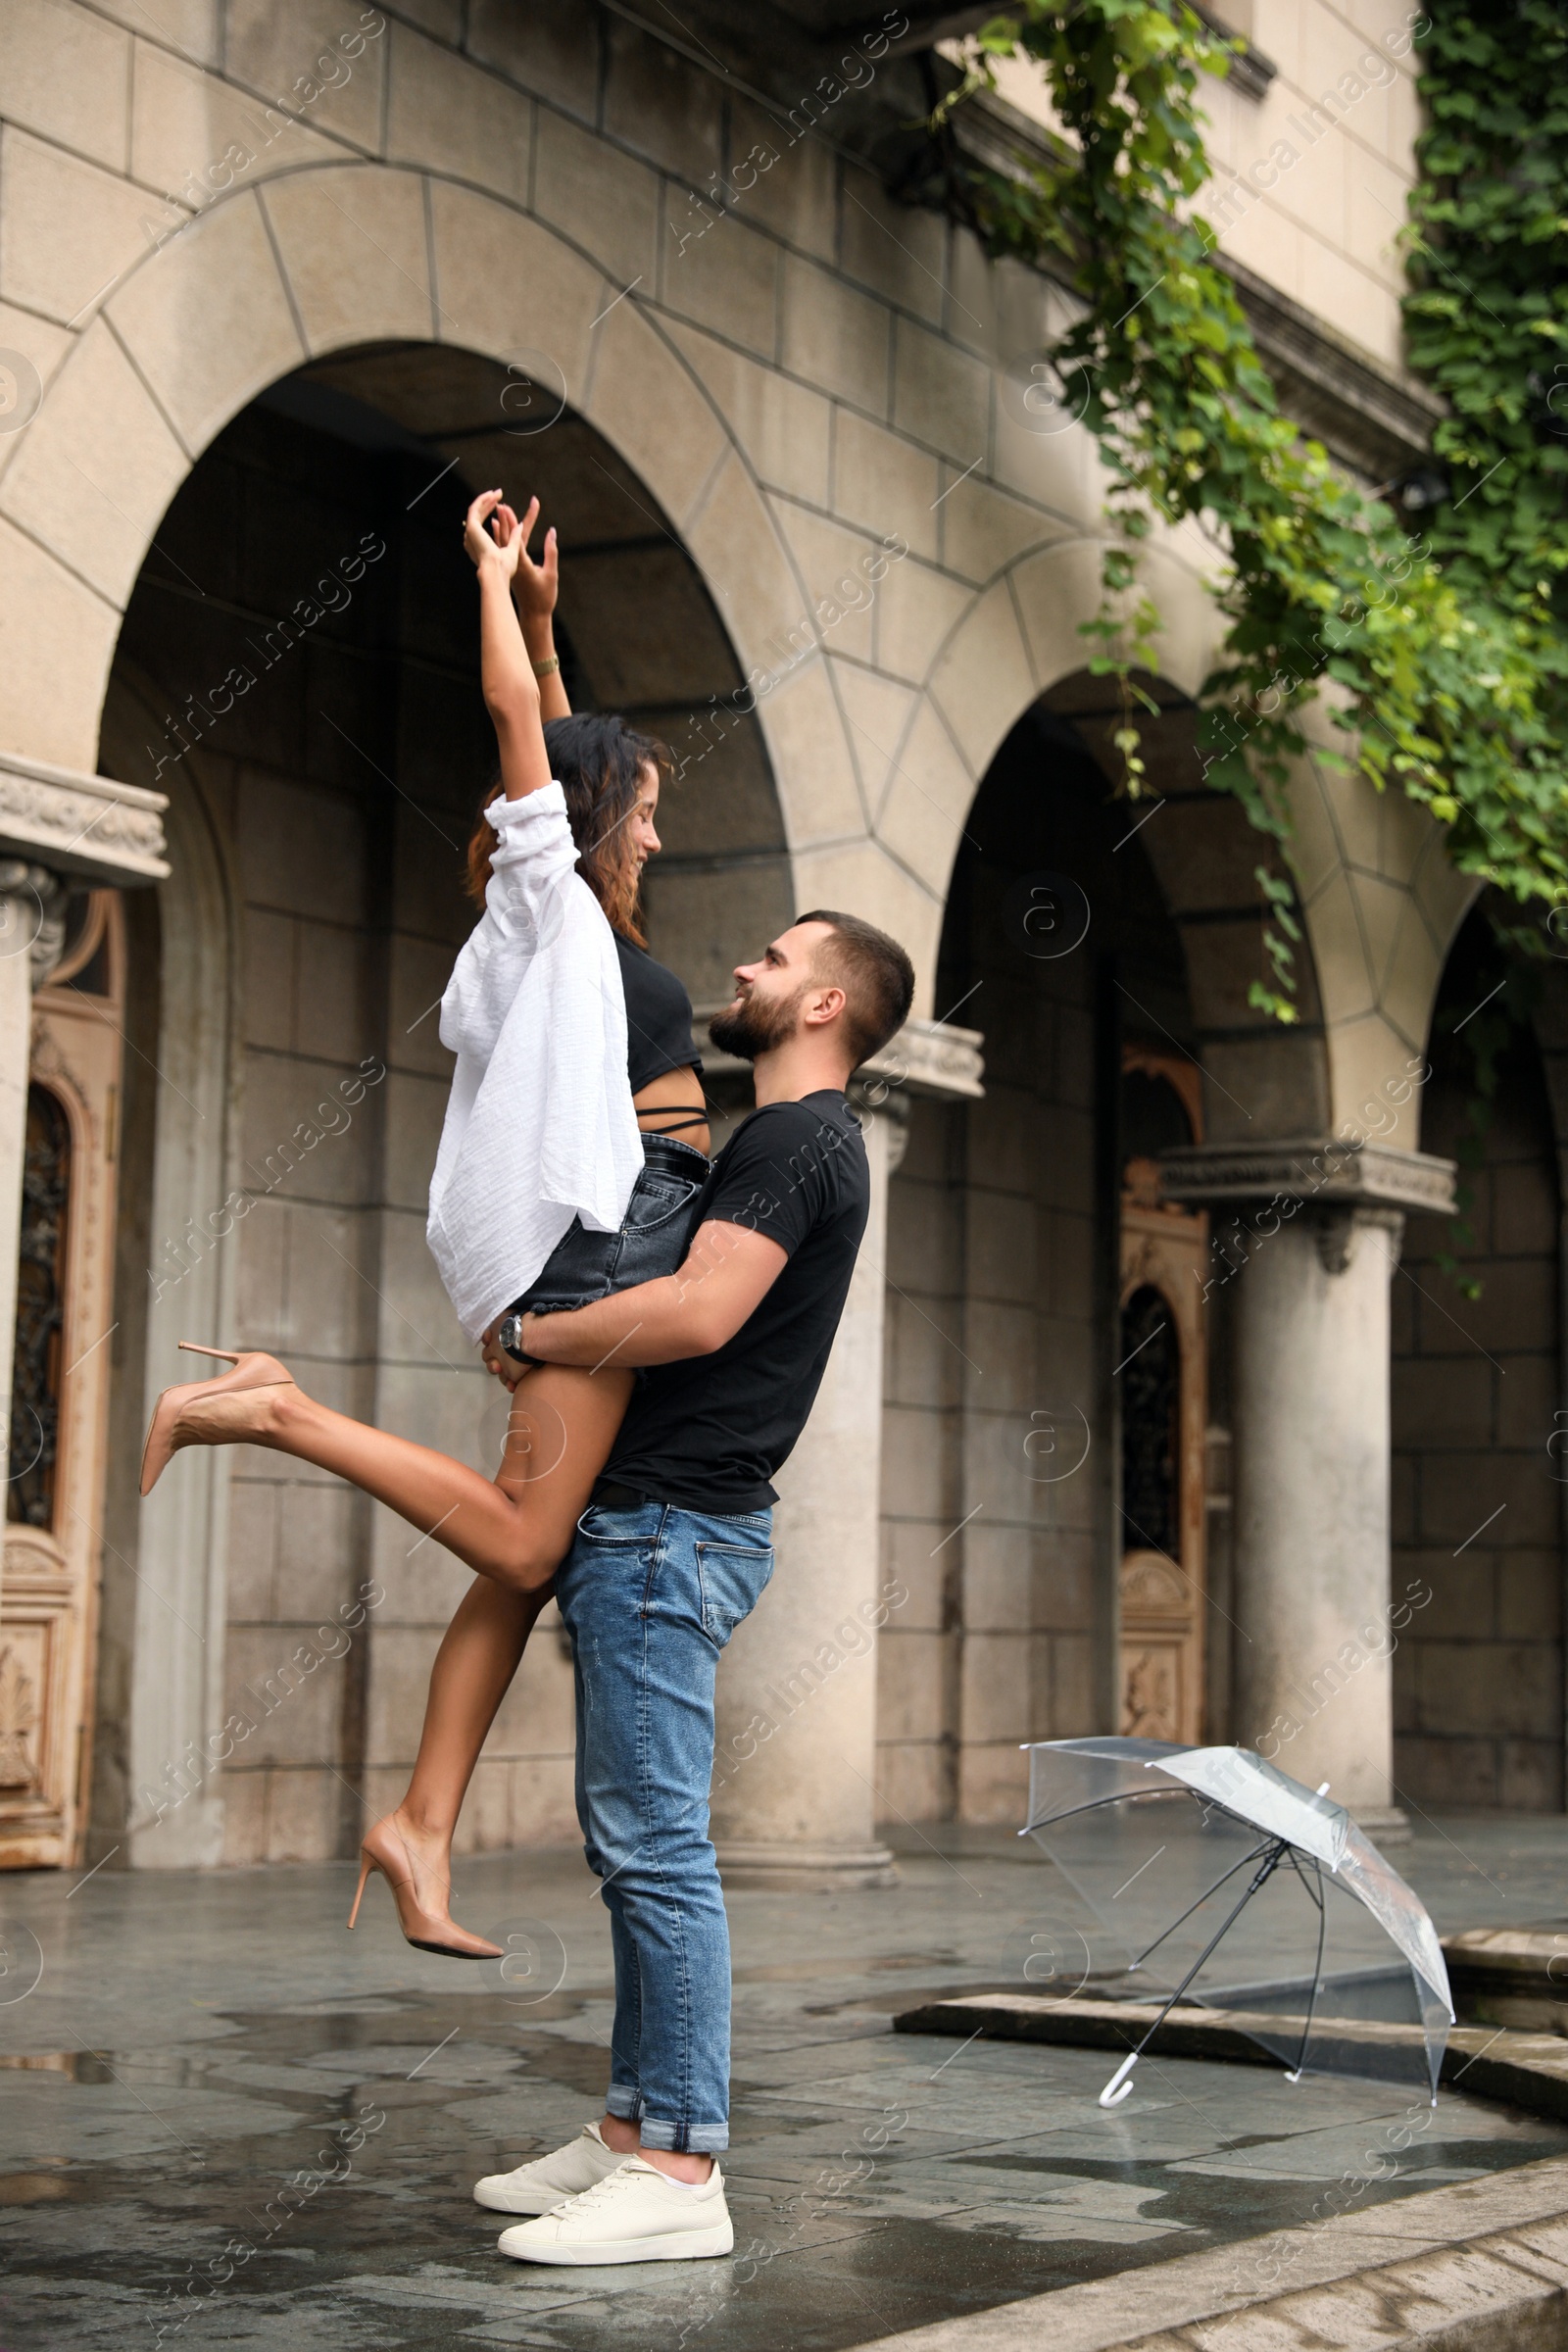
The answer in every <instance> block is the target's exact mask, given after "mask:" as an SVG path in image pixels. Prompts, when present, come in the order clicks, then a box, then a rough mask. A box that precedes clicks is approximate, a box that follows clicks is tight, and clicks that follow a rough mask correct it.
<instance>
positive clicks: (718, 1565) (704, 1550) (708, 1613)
mask: <svg viewBox="0 0 1568 2352" xmlns="http://www.w3.org/2000/svg"><path fill="white" fill-rule="evenodd" d="M772 1573H773V1549H772V1545H771V1544H737V1545H734V1546H731V1545H729V1544H698V1546H697V1578H698V1583H699V1584H700V1585H701V1587H702V1596H703V1631H704V1633H705V1634H707V1636H708V1639H709V1640H710V1642H712V1644H713V1646H714V1648H715V1649H722V1648H723V1646H724V1644H725V1642H727V1641H728V1640H729V1638H730V1636H731V1634H732V1633H733V1632H734V1631H735V1628H736V1627H737V1626H738V1625H739V1624H740V1623H741V1621H742V1620H743V1618H747V1617H749V1616H750V1615H751V1613H752V1611H753V1610H754V1609H755V1608H756V1606H757V1604H758V1602H759V1601H760V1599H761V1597H762V1594H763V1593H764V1592H765V1591H766V1589H767V1582H768V1579H769V1577H770V1576H771V1575H772Z"/></svg>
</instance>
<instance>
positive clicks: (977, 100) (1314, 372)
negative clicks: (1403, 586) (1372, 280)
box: [953, 61, 1447, 484]
mask: <svg viewBox="0 0 1568 2352" xmlns="http://www.w3.org/2000/svg"><path fill="white" fill-rule="evenodd" d="M1260 62H1264V63H1266V61H1260ZM1244 86H1245V85H1244ZM1265 86H1266V85H1265ZM953 129H954V134H955V136H956V138H957V140H958V142H959V145H960V146H961V147H962V148H963V150H964V152H965V153H966V154H967V155H970V156H972V157H973V159H974V161H975V162H976V163H979V164H981V165H983V166H984V167H985V168H986V169H988V170H989V171H993V172H1001V173H1002V174H1003V175H1004V176H1005V177H1012V176H1016V174H1017V172H1018V156H1019V152H1020V150H1021V151H1022V153H1023V154H1024V155H1025V156H1029V157H1039V158H1040V159H1041V160H1042V161H1049V162H1051V163H1059V162H1060V161H1061V160H1062V158H1063V156H1064V155H1065V154H1066V153H1067V150H1066V148H1065V147H1064V146H1063V144H1062V143H1061V142H1060V141H1059V140H1057V139H1054V137H1053V135H1052V133H1051V132H1050V131H1049V130H1048V129H1047V128H1046V127H1045V125H1044V124H1043V123H1037V122H1036V121H1035V120H1034V119H1033V117H1032V116H1029V115H1026V114H1024V113H1023V112H1022V110H1021V109H1020V108H1018V107H1016V106H1012V105H1010V104H1009V103H1008V101H1007V100H1006V99H1005V98H1003V97H1000V96H999V95H998V94H997V92H995V91H994V90H990V91H982V92H981V93H980V94H979V95H978V96H976V97H974V98H971V99H970V100H969V101H968V102H967V104H966V105H964V106H963V107H961V108H960V109H959V111H958V113H957V114H956V115H955V117H954V118H953ZM1224 186H1225V182H1224V181H1222V180H1221V181H1216V182H1215V183H1214V185H1213V190H1212V191H1211V193H1215V194H1222V193H1223V190H1224ZM1212 258H1213V260H1214V261H1215V262H1216V263H1217V265H1218V266H1219V267H1220V268H1221V269H1223V270H1225V271H1226V272H1227V273H1228V275H1229V276H1230V278H1231V279H1232V281H1233V283H1234V285H1235V287H1236V293H1237V299H1238V300H1239V301H1240V303H1241V305H1242V308H1243V310H1244V311H1245V312H1246V313H1247V319H1248V323H1249V325H1250V327H1251V330H1252V334H1253V337H1254V339H1255V341H1256V344H1257V349H1258V354H1259V357H1260V358H1261V359H1262V362H1263V365H1264V367H1265V368H1267V369H1268V372H1269V375H1270V376H1271V378H1272V379H1273V382H1274V384H1275V387H1276V389H1277V390H1278V392H1279V395H1280V402H1281V405H1282V407H1283V408H1284V409H1285V410H1286V412H1287V414H1288V415H1289V416H1291V417H1294V418H1295V420H1296V421H1297V422H1298V423H1299V424H1301V425H1304V426H1305V428H1306V429H1307V431H1308V432H1312V433H1316V434H1317V435H1318V436H1319V437H1320V438H1321V439H1322V440H1323V442H1324V443H1325V444H1326V445H1327V447H1328V449H1329V451H1330V453H1331V454H1332V455H1333V456H1334V457H1336V458H1338V459H1339V460H1340V462H1341V463H1342V464H1343V465H1347V466H1350V467H1351V468H1352V470H1353V471H1355V472H1358V473H1360V474H1362V475H1363V476H1364V477H1365V478H1366V479H1367V480H1368V481H1371V482H1375V483H1378V484H1382V483H1384V482H1389V481H1394V480H1397V478H1398V476H1399V475H1400V474H1403V473H1408V472H1411V471H1413V469H1414V468H1415V467H1416V466H1419V465H1420V464H1421V463H1422V462H1423V460H1425V461H1427V462H1430V459H1431V450H1432V435H1433V431H1434V429H1435V428H1436V426H1438V425H1439V424H1440V423H1441V422H1442V421H1443V418H1444V417H1446V414H1447V410H1446V404H1445V403H1444V402H1443V401H1441V400H1440V399H1439V398H1438V397H1437V395H1436V394H1435V393H1433V392H1431V391H1429V390H1428V388H1427V387H1426V386H1425V385H1424V384H1421V383H1418V382H1416V381H1415V380H1414V379H1413V378H1411V377H1404V378H1402V379H1401V378H1397V377H1396V376H1394V375H1393V374H1391V373H1390V372H1389V370H1388V369H1387V368H1383V367H1382V366H1380V365H1379V363H1378V362H1377V361H1376V360H1375V359H1374V358H1372V356H1371V355H1370V353H1368V352H1365V351H1362V350H1361V349H1360V348H1359V347H1358V346H1357V345H1355V344H1352V343H1350V342H1348V340H1347V339H1346V338H1345V337H1343V336H1341V335H1338V334H1336V332H1335V331H1334V329H1333V327H1331V326H1330V325H1329V324H1328V323H1327V322H1326V321H1325V320H1324V319H1321V318H1320V317H1319V316H1318V314H1317V313H1316V312H1315V311H1310V310H1307V309H1306V308H1305V307H1304V305H1302V304H1301V303H1299V302H1296V301H1293V300H1292V298H1291V296H1290V295H1288V294H1283V293H1281V291H1280V289H1279V288H1278V287H1277V286H1274V285H1271V284H1270V283H1269V282H1268V280H1267V279H1266V278H1262V277H1259V276H1258V275H1257V274H1256V273H1255V272H1254V271H1253V270H1249V269H1247V268H1246V267H1245V265H1244V264H1243V263H1241V262H1238V261H1235V260H1234V259H1233V258H1232V257H1231V256H1230V255H1229V254H1226V253H1216V254H1214V255H1213V257H1212ZM1036 267H1037V268H1038V269H1039V270H1041V271H1042V272H1043V273H1044V274H1045V275H1046V276H1048V277H1053V278H1054V279H1055V280H1056V281H1057V282H1058V283H1059V284H1061V285H1062V286H1064V287H1067V288H1069V289H1071V286H1072V276H1071V270H1070V269H1069V266H1068V264H1067V262H1066V260H1065V259H1064V258H1063V257H1062V256H1060V255H1057V254H1053V253H1051V252H1049V251H1047V252H1044V253H1042V254H1041V255H1040V256H1039V259H1038V262H1037V264H1036ZM1075 299H1076V297H1075Z"/></svg>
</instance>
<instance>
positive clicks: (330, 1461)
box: [188, 1364, 632, 1920]
mask: <svg viewBox="0 0 1568 2352" xmlns="http://www.w3.org/2000/svg"><path fill="white" fill-rule="evenodd" d="M631 1388H632V1376H631V1374H630V1373H629V1372H622V1371H619V1370H615V1371H608V1370H607V1371H604V1372H600V1373H589V1372H585V1371H582V1370H580V1369H578V1368H576V1367H574V1366H566V1365H556V1364H549V1365H542V1366H540V1367H538V1368H537V1369H535V1370H533V1371H531V1372H529V1373H528V1374H527V1375H526V1376H525V1377H524V1378H523V1380H521V1381H520V1382H519V1383H518V1385H517V1388H516V1389H515V1391H514V1393H513V1399H512V1411H511V1415H510V1417H509V1421H508V1427H507V1442H506V1446H505V1448H504V1451H503V1454H502V1461H501V1467H500V1469H499V1470H498V1471H497V1473H496V1477H495V1481H494V1483H493V1484H492V1483H490V1482H487V1481H486V1480H484V1479H483V1478H481V1477H480V1475H479V1473H478V1472H477V1471H472V1470H469V1469H467V1468H466V1465H465V1464H463V1463H462V1462H458V1461H454V1460H453V1459H452V1457H451V1456H450V1455H448V1454H442V1453H437V1452H435V1451H434V1449H433V1448H432V1447H430V1446H417V1445H415V1444H413V1443H412V1442H411V1441H409V1440H408V1439H404V1438H395V1437H392V1436H390V1435H389V1434H388V1433H387V1432H386V1431H384V1430H378V1429H373V1428H371V1427H369V1426H368V1424H367V1423H365V1422H360V1421H351V1420H350V1419H349V1418H348V1417H347V1416H346V1415H345V1414H342V1413H334V1412H332V1411H331V1410H330V1409H329V1408H328V1407H327V1406H325V1405H319V1404H318V1403H317V1402H316V1401H315V1399H314V1398H312V1397H306V1396H305V1395H304V1394H303V1393H302V1392H300V1391H299V1390H297V1389H295V1388H289V1389H263V1390H253V1391H248V1392H244V1393H242V1394H241V1395H239V1396H235V1397H224V1398H221V1399H217V1400H208V1401H204V1402H201V1403H198V1404H196V1405H194V1406H193V1407H191V1408H190V1410H189V1415H188V1424H189V1426H190V1427H191V1429H192V1432H193V1434H194V1433H195V1432H198V1431H199V1432H200V1434H201V1435H202V1436H203V1437H205V1438H208V1439H209V1440H217V1441H218V1442H219V1443H222V1442H223V1441H224V1440H225V1439H227V1440H230V1441H236V1440H237V1441H245V1440H249V1441H250V1442H251V1443H252V1444H256V1445H263V1446H270V1447H272V1448H273V1449H275V1450H276V1451H279V1452H284V1453H291V1454H293V1455H295V1457H296V1458H297V1459H300V1460H304V1461H310V1462H315V1463H317V1464H318V1465H319V1467H320V1468H322V1469H326V1470H334V1471H336V1472H337V1473H338V1475H339V1476H340V1477H346V1478H349V1479H351V1480H353V1482H354V1483H355V1484H356V1485H358V1486H361V1487H363V1488H364V1489H365V1490H366V1492H367V1493H368V1494H371V1495H375V1497H376V1498H377V1500H378V1501H381V1502H385V1503H387V1504H389V1505H390V1507H391V1508H392V1509H394V1510H396V1511H398V1512H400V1513H401V1514H402V1516H403V1517H404V1518H406V1519H408V1520H410V1521H411V1522H412V1524H413V1525H415V1526H416V1527H418V1528H419V1529H420V1530H421V1532H423V1533H426V1534H429V1535H433V1536H434V1537H435V1540H436V1542H437V1543H439V1544H443V1545H444V1546H446V1547H447V1548H448V1549H450V1550H453V1551H455V1552H457V1554H458V1556H459V1557H460V1558H463V1559H466V1560H467V1562H468V1565H469V1566H470V1567H473V1568H476V1569H478V1570H479V1571H480V1573H479V1575H478V1576H477V1577H476V1579H475V1581H474V1583H473V1584H472V1585H471V1586H470V1588H469V1590H468V1591H467V1593H466V1594H465V1595H464V1597H463V1599H462V1601H461V1602H460V1603H459V1605H458V1609H457V1612H456V1614H455V1615H454V1617H453V1620H452V1623H451V1624H450V1625H449V1627H448V1628H447V1631H446V1635H445V1637H444V1639H443V1641H442V1643H441V1647H440V1649H439V1650H438V1651H437V1653H436V1659H435V1665H434V1667H433V1669H432V1671H431V1676H430V1693H429V1697H428V1699H427V1701H426V1704H425V1716H424V1727H423V1731H422V1733H421V1735H420V1740H419V1751H418V1756H417V1760H416V1763H415V1767H414V1774H413V1778H412V1779H411V1781H410V1783H409V1788H408V1792H407V1794H406V1795H405V1796H404V1798H403V1801H402V1803H401V1804H400V1805H398V1806H397V1807H396V1808H395V1810H394V1811H393V1813H392V1814H391V1815H390V1816H389V1817H388V1819H389V1821H390V1823H391V1824H392V1825H393V1826H394V1827H395V1829H396V1832H397V1835H398V1839H399V1842H400V1843H401V1846H402V1849H403V1852H404V1854H405V1856H406V1858H407V1861H408V1863H409V1865H410V1867H411V1870H412V1873H413V1877H414V1882H415V1890H416V1893H417V1900H418V1902H419V1906H420V1908H421V1909H422V1910H423V1911H425V1912H426V1913H427V1914H428V1915H429V1916H430V1917H432V1918H435V1919H437V1920H439V1919H444V1918H449V1917H450V1914H449V1911H448V1905H449V1903H450V1900H451V1887H452V1862H451V1850H452V1838H453V1833H454V1831H455V1829H456V1827H457V1820H458V1815H459V1812H460V1810H461V1809H462V1805H463V1800H464V1797H465V1795H466V1791H467V1788H468V1783H469V1781H470V1780H471V1779H472V1777H473V1770H474V1766H475V1765H476V1764H477V1762H478V1760H479V1753H480V1750H481V1749H482V1747H483V1745H484V1741H485V1738H486V1735H487V1734H488V1732H489V1730H490V1726H491V1724H492V1723H493V1722H494V1720H495V1716H496V1711H497V1709H498V1708H499V1707H500V1704H501V1701H502V1699H503V1698H504V1697H505V1696H506V1694H507V1691H508V1689H509V1687H510V1685H511V1683H512V1679H513V1676H514V1675H515V1673H516V1670H517V1665H518V1662H519V1661H520V1659H521V1657H522V1652H523V1649H524V1647H525V1645H526V1643H527V1640H528V1636H529V1634H530V1633H531V1632H532V1630H533V1626H534V1622H535V1620H536V1618H537V1617H538V1615H539V1613H540V1611H541V1609H542V1608H543V1607H544V1605H545V1603H546V1601H547V1600H548V1599H549V1598H550V1595H551V1590H552V1586H553V1581H554V1575H555V1570H556V1568H557V1567H558V1566H559V1565H560V1563H561V1561H562V1560H563V1559H564V1557H565V1555H566V1552H567V1551H568V1550H569V1548H570V1545H571V1539H572V1533H573V1530H574V1529H575V1526H576V1523H577V1520H578V1518H579V1517H580V1516H581V1514H582V1512H583V1510H584V1509H585V1508H586V1507H587V1503H588V1499H589V1497H590V1495H592V1493H593V1487H594V1481H595V1479H596V1478H597V1477H598V1475H599V1473H600V1471H601V1470H602V1469H603V1468H604V1465H605V1462H606V1460H607V1459H608V1457H609V1453H610V1448H611V1446H613V1443H614V1439H615V1433H616V1431H617V1430H618V1429H619V1427H620V1423H621V1418H622V1415H623V1414H624V1412H625V1409H626V1404H627V1401H628V1399H629V1397H630V1395H631Z"/></svg>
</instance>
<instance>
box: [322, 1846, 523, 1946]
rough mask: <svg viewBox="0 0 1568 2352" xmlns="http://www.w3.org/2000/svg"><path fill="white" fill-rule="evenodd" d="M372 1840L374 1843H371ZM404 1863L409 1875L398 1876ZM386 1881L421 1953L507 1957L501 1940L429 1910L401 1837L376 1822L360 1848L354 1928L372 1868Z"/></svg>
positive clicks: (407, 1939) (405, 1928) (351, 1922)
mask: <svg viewBox="0 0 1568 2352" xmlns="http://www.w3.org/2000/svg"><path fill="white" fill-rule="evenodd" d="M372 1841H373V1842H372ZM399 1860H401V1861H402V1863H403V1868H404V1872H405V1873H406V1875H404V1876H399V1873H398V1869H397V1863H398V1862H399ZM372 1870H373V1871H374V1872H375V1873H376V1875H377V1876H378V1877H379V1878H383V1879H384V1880H385V1881H386V1884H387V1890H388V1892H389V1893H390V1894H391V1897H392V1900H393V1902H394V1903H395V1904H396V1906H397V1914H398V1926H399V1927H400V1928H401V1929H402V1930H403V1939H404V1941H405V1943H412V1944H414V1945H415V1946H416V1947H417V1950H419V1951H421V1952H439V1953H440V1954H441V1956H442V1957H443V1959H447V1960H501V1959H504V1958H505V1957H506V1955H505V1953H504V1952H503V1951H502V1948H501V1946H500V1944H499V1943H490V1942H488V1941H487V1940H486V1939H485V1937H484V1936H470V1935H469V1933H468V1931H467V1929H466V1928H460V1927H459V1926H458V1924H457V1921H456V1920H454V1919H440V1918H438V1917H437V1916H436V1914H435V1913H434V1912H431V1911H426V1910H425V1909H424V1908H423V1906H422V1904H421V1903H420V1902H419V1899H418V1896H417V1894H416V1892H415V1887H414V1874H413V1872H412V1870H410V1869H409V1868H408V1855H407V1852H406V1851H405V1850H402V1839H401V1838H398V1837H397V1836H396V1834H395V1833H394V1834H393V1835H392V1836H391V1837H386V1836H383V1835H382V1825H381V1823H380V1822H377V1823H376V1825H375V1828H374V1829H373V1830H371V1831H370V1832H369V1833H368V1836H367V1838H366V1840H365V1843H364V1844H363V1845H362V1846H361V1847H360V1883H359V1885H358V1887H356V1888H355V1889H354V1908H353V1909H352V1910H351V1911H350V1913H349V1926H350V1927H351V1928H352V1927H353V1925H354V1923H355V1921H356V1920H357V1919H358V1918H359V1916H360V1904H361V1902H362V1901H363V1900H364V1897H365V1888H366V1885H367V1883H368V1879H369V1876H370V1873H371V1871H372Z"/></svg>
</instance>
